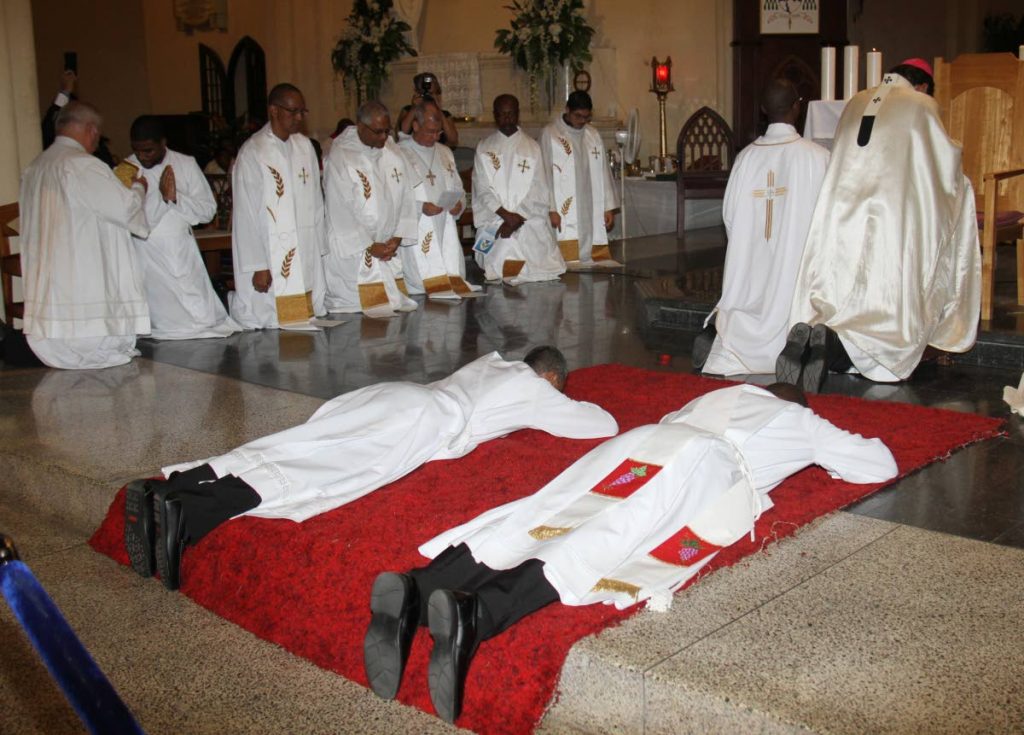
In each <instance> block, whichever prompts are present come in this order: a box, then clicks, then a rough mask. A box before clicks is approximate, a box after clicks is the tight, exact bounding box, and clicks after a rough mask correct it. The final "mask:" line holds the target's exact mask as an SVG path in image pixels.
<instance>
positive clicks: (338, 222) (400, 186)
mask: <svg viewBox="0 0 1024 735" xmlns="http://www.w3.org/2000/svg"><path fill="white" fill-rule="evenodd" d="M356 119H357V122H356V124H355V125H352V126H349V127H348V128H346V129H345V130H344V131H343V132H342V134H341V135H339V136H338V137H337V138H335V139H334V142H333V143H332V144H331V151H330V153H329V154H328V155H327V160H326V162H325V164H324V188H325V189H326V194H327V231H328V240H329V243H330V251H329V253H328V256H327V257H326V258H325V259H324V267H325V270H326V273H327V309H328V311H331V312H343V313H352V312H359V311H361V312H363V313H364V314H366V315H367V316H371V317H378V318H387V317H392V316H395V315H396V314H397V313H398V312H402V311H413V310H414V309H416V307H417V304H416V302H415V301H413V300H412V299H410V298H409V292H408V289H407V287H406V284H405V279H404V276H403V270H402V260H401V257H400V256H399V255H398V248H399V246H400V245H401V243H402V240H403V239H408V240H410V241H411V240H412V239H413V238H414V237H415V236H416V221H417V217H416V210H415V201H414V199H413V195H412V186H413V185H414V184H415V183H416V182H414V181H412V180H411V179H412V178H413V177H412V175H411V174H410V171H409V168H408V166H407V162H406V158H405V156H403V155H402V152H401V150H400V149H399V148H398V144H397V143H395V142H394V141H393V140H392V139H391V117H390V115H389V114H388V110H387V108H386V107H385V106H384V105H382V104H381V103H380V102H375V101H371V102H366V103H364V104H363V105H362V106H361V107H360V108H359V111H358V113H357V115H356Z"/></svg>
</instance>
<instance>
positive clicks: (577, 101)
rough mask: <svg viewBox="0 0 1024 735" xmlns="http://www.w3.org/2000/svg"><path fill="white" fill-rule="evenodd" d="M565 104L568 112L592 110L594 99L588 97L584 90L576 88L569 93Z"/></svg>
mask: <svg viewBox="0 0 1024 735" xmlns="http://www.w3.org/2000/svg"><path fill="white" fill-rule="evenodd" d="M565 106H566V108H568V110H569V111H570V112H572V111H573V110H593V109H594V100H592V99H590V95H589V94H587V93H586V92H583V91H582V90H579V89H577V90H576V91H575V92H573V93H572V94H570V95H569V99H567V100H566V101H565Z"/></svg>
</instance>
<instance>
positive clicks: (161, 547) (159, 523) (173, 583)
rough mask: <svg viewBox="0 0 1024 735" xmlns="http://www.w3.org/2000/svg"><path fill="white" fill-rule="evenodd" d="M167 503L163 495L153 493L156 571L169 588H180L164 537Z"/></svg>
mask: <svg viewBox="0 0 1024 735" xmlns="http://www.w3.org/2000/svg"><path fill="white" fill-rule="evenodd" d="M164 508H165V503H164V499H163V497H162V496H161V495H160V494H158V493H153V534H154V539H155V540H156V541H155V543H154V544H153V546H154V548H155V549H156V554H155V556H156V571H157V574H159V575H160V581H161V582H162V583H163V585H164V587H166V588H167V589H169V590H176V589H178V582H179V580H178V575H177V574H173V575H172V574H171V559H170V557H169V556H168V554H167V541H166V539H164V533H163V529H164V526H166V525H167V517H166V516H165V515H164Z"/></svg>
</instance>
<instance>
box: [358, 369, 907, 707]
mask: <svg viewBox="0 0 1024 735" xmlns="http://www.w3.org/2000/svg"><path fill="white" fill-rule="evenodd" d="M812 464H817V465H820V466H822V467H824V468H825V469H826V470H828V471H829V473H830V474H831V475H832V476H833V477H840V478H842V479H843V480H846V481H847V482H859V483H869V482H884V481H885V480H889V479H891V478H893V477H895V476H896V473H897V468H896V463H895V461H894V460H893V457H892V454H891V453H890V452H889V450H888V449H887V448H886V447H885V445H884V444H883V443H882V442H881V441H880V440H878V439H865V438H863V437H861V436H859V435H857V434H850V433H847V432H845V431H843V430H842V429H839V428H837V427H835V426H834V425H832V424H831V423H829V422H828V421H826V420H824V419H822V418H820V417H818V416H817V415H816V414H815V413H814V412H812V411H811V410H810V409H808V408H806V407H805V406H804V398H803V394H802V393H801V392H800V391H799V390H798V389H796V388H794V387H792V386H788V385H778V384H777V385H774V386H770V387H769V388H768V389H767V390H765V389H763V388H758V387H755V386H752V385H738V386H734V387H731V388H723V389H721V390H717V391H713V392H711V393H708V394H706V395H704V396H701V397H700V398H697V399H695V400H693V401H691V402H690V403H688V404H687V405H686V406H684V407H683V408H682V409H680V410H679V411H676V412H674V413H670V414H668V415H667V416H665V417H664V418H663V419H662V420H661V422H660V423H658V424H653V425H648V426H641V427H639V428H637V429H633V430H632V431H628V432H626V433H625V434H622V435H621V436H617V437H615V438H614V439H611V440H609V441H607V442H605V443H604V444H602V445H601V446H599V447H597V448H596V449H594V450H592V451H591V452H589V453H588V454H586V455H584V456H583V457H582V458H580V459H579V460H578V461H577V462H576V463H575V464H573V465H572V466H571V467H569V468H568V469H567V470H565V471H564V472H562V474H560V475H559V476H558V477H556V478H555V479H554V480H552V481H551V482H550V483H548V484H547V485H546V486H545V487H543V488H541V489H540V490H538V491H537V492H536V493H534V494H533V495H530V496H527V497H525V498H522V499H520V500H516V501H513V502H511V503H506V504H505V505H502V506H499V507H497V508H493V509H492V510H489V511H487V512H485V513H483V514H481V515H479V516H477V517H476V518H475V519H473V520H471V521H469V522H468V523H466V524H464V525H462V526H459V527H457V528H454V529H452V530H450V531H447V532H445V533H443V534H441V535H440V536H438V537H436V538H434V539H433V540H431V541H428V542H427V543H426V544H424V545H423V546H421V547H420V553H422V554H423V555H424V556H426V557H428V558H431V559H432V561H431V562H430V564H429V565H428V566H426V567H424V568H421V569H415V570H413V571H411V572H410V573H408V574H394V573H384V574H381V575H379V576H378V577H377V579H376V581H375V582H374V585H373V592H372V594H371V599H370V609H371V611H372V613H373V617H372V619H371V622H370V625H369V628H368V630H367V632H366V637H365V639H364V644H363V652H364V660H365V665H366V674H367V679H368V680H369V682H370V687H371V688H372V689H373V691H374V692H376V693H377V694H378V695H380V696H382V697H385V698H388V699H390V698H392V697H394V696H395V695H396V694H397V692H398V688H399V684H400V682H401V677H402V672H403V670H404V668H405V662H406V659H407V657H408V653H409V648H410V645H411V643H412V639H413V636H414V635H415V633H416V628H417V625H429V627H430V634H431V636H432V637H433V639H434V649H433V653H432V654H431V657H430V665H429V671H428V673H429V684H430V699H431V701H432V702H433V704H434V709H435V710H436V712H437V714H438V715H439V716H440V717H442V718H443V719H445V720H447V721H449V722H454V721H455V719H456V718H457V717H458V716H459V712H460V711H461V709H462V698H463V697H462V695H463V688H464V684H465V681H466V672H467V671H468V669H469V665H470V661H471V659H472V657H473V654H474V652H475V651H476V648H477V645H478V644H479V643H480V642H481V641H483V640H486V639H488V638H491V637H493V636H495V635H497V634H499V633H500V632H502V631H503V630H505V629H506V628H508V627H509V626H511V625H512V624H514V623H515V622H516V621H517V620H519V619H521V618H522V617H524V616H526V615H528V614H530V613H531V612H534V611H535V610H538V609H540V608H541V607H544V606H545V605H547V604H549V603H552V602H555V601H556V600H561V601H562V603H563V604H566V605H589V604H592V603H597V602H601V603H606V604H614V605H615V606H616V607H618V608H620V609H621V608H626V607H629V606H630V605H634V604H636V603H638V602H642V601H644V600H647V599H650V598H655V601H656V602H657V603H659V606H661V607H667V606H668V605H669V604H670V603H671V595H672V593H673V592H674V591H675V590H677V589H679V588H680V587H681V586H682V585H683V584H684V583H685V582H686V581H687V580H689V579H691V578H692V577H693V576H694V575H696V574H697V573H698V572H699V571H700V570H701V569H703V568H704V566H705V565H706V564H707V563H708V562H709V561H710V560H711V559H712V558H714V556H715V554H716V553H717V552H718V550H719V549H722V548H724V547H726V546H729V545H730V544H732V543H734V542H736V541H738V540H739V539H741V538H743V537H744V536H746V535H748V534H750V533H751V532H752V531H753V528H754V522H755V521H756V520H757V518H758V517H759V516H760V515H761V513H762V512H764V511H765V510H767V509H768V508H770V507H771V506H772V501H771V499H770V498H769V497H768V493H769V491H771V490H772V489H774V488H775V487H776V486H777V485H778V484H779V483H780V482H782V481H783V480H784V479H786V478H787V477H789V476H790V475H792V474H794V473H796V472H799V471H800V470H802V469H803V468H805V467H807V466H809V465H812Z"/></svg>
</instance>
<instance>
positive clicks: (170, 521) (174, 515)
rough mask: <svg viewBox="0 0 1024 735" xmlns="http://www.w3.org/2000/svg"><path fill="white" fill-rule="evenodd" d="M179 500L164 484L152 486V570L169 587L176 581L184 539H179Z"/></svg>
mask: <svg viewBox="0 0 1024 735" xmlns="http://www.w3.org/2000/svg"><path fill="white" fill-rule="evenodd" d="M181 518H182V513H181V501H180V500H178V498H177V497H176V494H175V492H174V491H173V490H171V489H170V488H169V487H168V486H166V485H165V486H163V487H156V488H154V489H153V521H154V523H153V525H154V534H153V535H154V544H153V546H154V549H155V556H156V571H157V573H158V574H159V575H160V581H161V582H163V585H164V587H166V588H167V589H169V590H176V589H178V585H179V583H180V578H179V571H180V569H181V553H182V551H184V549H185V542H184V541H183V540H182V539H181Z"/></svg>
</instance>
